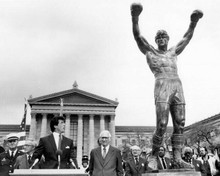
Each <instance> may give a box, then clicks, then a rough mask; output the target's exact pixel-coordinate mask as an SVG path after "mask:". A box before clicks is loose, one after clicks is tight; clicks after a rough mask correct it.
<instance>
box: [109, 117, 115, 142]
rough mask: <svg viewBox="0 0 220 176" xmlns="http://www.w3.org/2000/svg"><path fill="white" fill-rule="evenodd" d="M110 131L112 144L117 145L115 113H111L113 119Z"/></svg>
mask: <svg viewBox="0 0 220 176" xmlns="http://www.w3.org/2000/svg"><path fill="white" fill-rule="evenodd" d="M109 129H110V133H111V135H112V138H111V145H112V146H115V115H111V121H110V128H109Z"/></svg>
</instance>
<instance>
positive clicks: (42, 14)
mask: <svg viewBox="0 0 220 176" xmlns="http://www.w3.org/2000/svg"><path fill="white" fill-rule="evenodd" d="M134 2H136V3H140V2H141V4H142V5H143V11H142V13H141V15H140V19H139V25H140V30H141V33H142V35H143V36H144V37H145V38H146V39H147V41H148V42H149V43H150V44H151V45H153V46H154V47H155V48H156V47H157V46H156V44H155V42H154V37H155V34H156V32H157V30H159V29H165V30H166V31H167V32H168V34H169V36H170V41H169V47H172V46H174V45H176V44H177V43H178V42H179V41H180V40H181V39H182V37H183V35H184V34H185V32H186V31H187V29H188V26H189V24H190V15H191V13H192V12H193V11H194V10H195V9H200V10H202V11H203V13H204V16H203V18H202V19H201V20H200V21H199V22H198V24H197V27H196V29H195V32H194V36H193V38H192V40H191V41H190V43H189V45H188V46H187V47H186V48H185V50H184V51H183V52H182V53H181V54H180V55H179V56H178V63H177V64H178V73H179V76H180V78H181V80H182V84H183V89H184V95H185V99H186V126H187V125H190V124H193V123H195V122H198V121H200V120H203V119H206V118H208V117H211V116H214V115H216V114H219V113H220V106H219V99H220V91H219V90H220V84H219V75H220V69H219V65H220V58H219V57H218V55H219V41H220V23H219V18H220V1H219V0H212V1H209V0H191V1H188V0H181V1H180V0H142V1H135V0H120V1H119V0H92V1H91V0H81V1H74V0H62V1H60V0H59V1H58V0H0V75H1V77H0V90H1V91H0V112H1V115H0V123H1V124H20V122H21V120H22V117H23V113H24V98H28V97H29V96H30V95H32V97H38V96H43V95H47V94H50V93H55V92H60V91H64V90H69V89H71V88H72V85H73V83H74V81H77V83H78V86H79V87H78V88H79V89H81V90H84V91H86V92H90V93H93V94H96V95H99V96H102V97H105V98H108V99H111V100H115V99H116V98H117V100H118V102H119V105H118V107H117V109H116V126H117V125H118V126H119V125H122V126H131V125H132V126H133V125H135V126H154V125H155V124H156V115H155V106H154V95H153V94H154V76H153V74H152V72H151V71H150V69H149V67H148V65H147V62H146V57H145V56H144V55H143V54H142V53H141V52H140V51H139V49H138V47H137V45H136V42H135V40H134V38H133V34H132V25H131V24H132V23H131V16H130V5H131V4H132V3H134ZM28 112H29V111H28ZM27 123H30V113H28V115H27ZM169 125H172V122H171V117H170V120H169Z"/></svg>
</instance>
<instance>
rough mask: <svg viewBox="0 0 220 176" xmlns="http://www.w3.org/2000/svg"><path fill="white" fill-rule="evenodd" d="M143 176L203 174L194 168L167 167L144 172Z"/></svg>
mask: <svg viewBox="0 0 220 176" xmlns="http://www.w3.org/2000/svg"><path fill="white" fill-rule="evenodd" d="M142 176H201V173H200V172H197V171H195V170H194V169H166V170H157V171H156V172H151V173H150V172H149V173H144V174H142Z"/></svg>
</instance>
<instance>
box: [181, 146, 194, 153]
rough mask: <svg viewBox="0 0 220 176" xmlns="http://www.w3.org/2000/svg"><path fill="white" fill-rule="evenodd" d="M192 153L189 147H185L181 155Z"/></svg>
mask: <svg viewBox="0 0 220 176" xmlns="http://www.w3.org/2000/svg"><path fill="white" fill-rule="evenodd" d="M187 152H188V153H192V149H191V148H190V147H185V148H184V149H183V154H185V153H187Z"/></svg>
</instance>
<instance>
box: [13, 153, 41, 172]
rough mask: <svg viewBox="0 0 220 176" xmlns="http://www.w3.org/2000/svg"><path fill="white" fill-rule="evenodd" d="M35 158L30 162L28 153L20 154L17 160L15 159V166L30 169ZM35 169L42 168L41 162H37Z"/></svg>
mask: <svg viewBox="0 0 220 176" xmlns="http://www.w3.org/2000/svg"><path fill="white" fill-rule="evenodd" d="M33 162H34V161H33V160H32V161H31V162H30V164H29V163H28V159H27V154H24V155H20V156H18V157H17V159H16V161H15V165H14V168H15V169H29V168H30V167H31V166H32V165H33ZM33 169H40V166H39V163H38V164H36V165H35V166H34V167H33Z"/></svg>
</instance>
